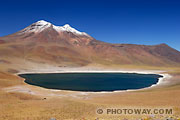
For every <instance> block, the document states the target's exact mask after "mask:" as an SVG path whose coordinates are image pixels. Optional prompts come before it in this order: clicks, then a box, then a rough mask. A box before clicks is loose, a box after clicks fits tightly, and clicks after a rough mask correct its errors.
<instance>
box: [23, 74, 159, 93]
mask: <svg viewBox="0 0 180 120" xmlns="http://www.w3.org/2000/svg"><path fill="white" fill-rule="evenodd" d="M20 76H21V77H23V78H25V79H26V80H25V82H26V83H28V84H31V85H36V86H40V87H44V88H50V89H60V90H73V91H93V92H98V91H116V90H127V89H140V88H145V87H149V86H151V85H152V84H156V83H157V82H158V78H159V77H162V76H160V75H156V74H135V73H48V74H21V75H20Z"/></svg>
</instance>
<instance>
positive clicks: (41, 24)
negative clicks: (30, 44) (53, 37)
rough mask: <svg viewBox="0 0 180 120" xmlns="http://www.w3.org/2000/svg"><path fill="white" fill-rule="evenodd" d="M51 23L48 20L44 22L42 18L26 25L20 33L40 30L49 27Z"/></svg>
mask: <svg viewBox="0 0 180 120" xmlns="http://www.w3.org/2000/svg"><path fill="white" fill-rule="evenodd" d="M51 25H52V24H51V23H49V22H46V21H44V20H40V21H37V22H35V23H33V24H31V25H30V26H28V27H26V28H25V29H23V30H22V31H21V33H27V32H35V33H37V32H41V31H43V30H44V29H46V28H49V27H50V26H51Z"/></svg>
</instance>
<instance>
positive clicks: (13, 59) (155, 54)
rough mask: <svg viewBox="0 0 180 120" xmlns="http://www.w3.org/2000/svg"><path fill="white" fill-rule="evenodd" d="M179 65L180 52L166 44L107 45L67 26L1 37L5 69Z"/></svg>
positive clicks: (37, 26)
mask: <svg viewBox="0 0 180 120" xmlns="http://www.w3.org/2000/svg"><path fill="white" fill-rule="evenodd" d="M40 64H41V65H55V66H70V67H72V66H86V65H88V64H102V65H111V64H113V65H146V66H180V52H179V51H177V50H175V49H173V48H171V47H169V46H168V45H166V44H160V45H154V46H146V45H134V44H110V43H105V42H101V41H98V40H95V39H94V38H92V37H91V36H89V35H88V34H86V33H82V32H79V31H76V30H75V29H73V28H71V27H70V26H69V25H65V26H63V27H57V26H54V25H52V24H51V23H48V22H45V21H43V22H39V21H38V22H36V23H34V24H32V25H30V26H28V27H27V28H25V29H23V30H21V31H19V32H17V33H14V34H12V35H8V36H4V37H0V65H1V66H2V68H7V69H8V70H11V69H14V68H19V69H25V68H27V66H28V67H29V66H31V67H32V65H34V66H38V65H40Z"/></svg>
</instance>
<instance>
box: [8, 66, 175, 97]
mask: <svg viewBox="0 0 180 120" xmlns="http://www.w3.org/2000/svg"><path fill="white" fill-rule="evenodd" d="M31 73H33V74H38V73H137V74H138V73H139V74H158V75H161V76H163V77H160V78H159V80H158V82H157V83H156V84H153V85H151V86H149V87H146V88H142V89H131V90H117V91H112V92H109V91H108V92H107V91H101V92H83V91H70V90H55V89H47V88H42V87H38V86H34V85H29V84H27V83H25V82H24V83H25V84H24V85H25V86H26V87H24V86H13V87H10V88H7V89H6V90H7V91H11V92H12V91H14V92H23V93H27V94H33V95H40V94H41V95H42V94H45V95H46V96H64V93H68V94H66V95H67V96H75V97H76V96H79V95H80V96H83V95H85V96H87V95H96V94H102V95H105V94H113V93H119V92H135V91H141V90H149V89H154V88H159V87H163V86H168V85H169V83H170V82H171V81H170V79H171V78H172V77H173V76H171V75H170V74H168V73H167V72H166V71H160V70H130V69H129V70H123V69H116V70H113V69H101V68H96V69H93V68H76V69H74V68H70V69H67V68H66V69H54V70H52V69H42V70H31V71H21V72H19V73H17V74H16V75H19V74H31ZM27 88H28V89H27ZM34 88H36V91H34V90H33V89H34ZM29 91H31V92H29ZM39 91H41V92H40V93H39ZM43 91H46V92H43ZM47 91H49V92H47ZM54 92H55V93H54ZM62 93H63V95H61V94H62ZM69 93H71V94H69ZM73 94H74V95H73Z"/></svg>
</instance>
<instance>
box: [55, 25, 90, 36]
mask: <svg viewBox="0 0 180 120" xmlns="http://www.w3.org/2000/svg"><path fill="white" fill-rule="evenodd" d="M53 28H54V29H55V30H56V31H58V32H61V31H67V32H72V33H74V34H78V35H86V36H89V35H88V34H87V33H85V32H80V31H78V30H76V29H74V28H72V27H71V26H70V25H69V24H65V25H64V26H55V25H53Z"/></svg>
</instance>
